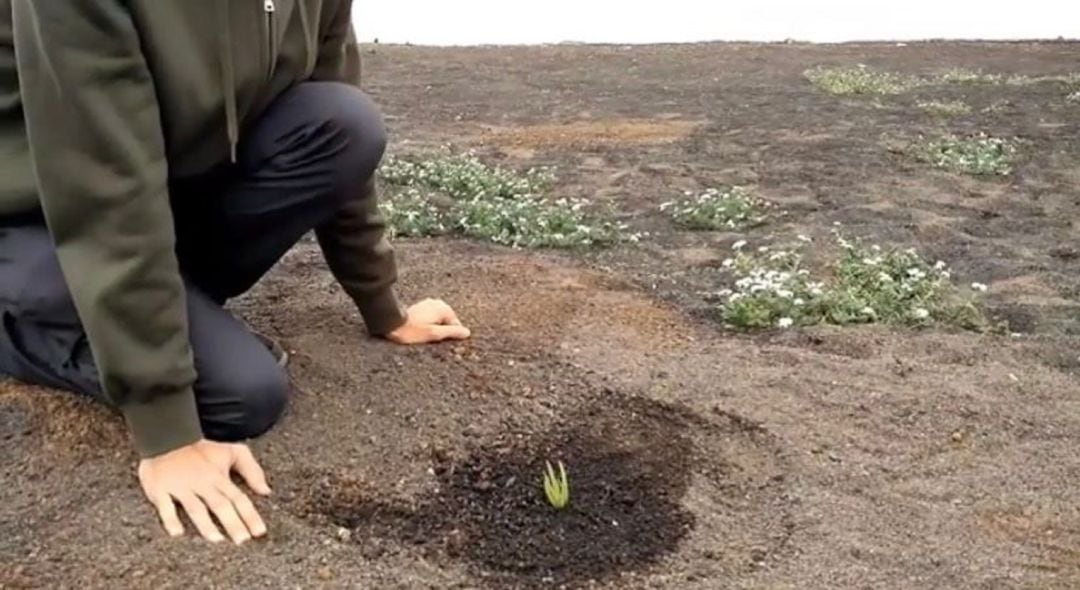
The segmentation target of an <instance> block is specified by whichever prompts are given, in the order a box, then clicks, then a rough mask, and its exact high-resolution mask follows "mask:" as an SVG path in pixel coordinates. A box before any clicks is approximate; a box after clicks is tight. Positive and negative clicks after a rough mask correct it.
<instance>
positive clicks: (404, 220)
mask: <svg viewBox="0 0 1080 590" xmlns="http://www.w3.org/2000/svg"><path fill="white" fill-rule="evenodd" d="M379 206H380V209H381V210H382V214H383V216H384V217H385V218H386V222H387V225H388V226H389V228H390V235H391V236H393V237H398V236H401V237H407V238H408V237H424V236H438V235H442V234H445V233H446V232H447V224H446V215H445V214H444V213H443V212H442V211H441V210H439V208H438V207H436V206H435V205H434V204H433V203H432V202H431V200H430V199H429V198H428V197H427V196H425V195H424V193H422V192H420V191H419V190H418V189H417V188H416V187H409V188H408V189H406V190H405V191H402V192H400V193H398V194H396V195H394V197H393V198H390V199H383V200H382V201H381V202H380V203H379Z"/></svg>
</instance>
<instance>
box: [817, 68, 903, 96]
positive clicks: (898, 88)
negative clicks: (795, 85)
mask: <svg viewBox="0 0 1080 590" xmlns="http://www.w3.org/2000/svg"><path fill="white" fill-rule="evenodd" d="M804 75H805V76H806V78H807V79H808V80H810V81H811V82H812V83H813V84H814V85H815V86H817V87H818V88H820V89H821V90H822V91H824V92H826V93H828V94H833V95H838V96H867V95H893V94H903V93H904V92H907V91H909V90H911V89H913V88H915V87H917V86H919V85H920V84H922V82H921V81H920V80H919V79H918V78H916V77H914V76H904V75H901V74H895V73H892V72H882V71H879V70H875V69H873V68H870V67H868V66H865V65H862V64H860V65H857V66H840V67H823V66H818V67H816V68H814V69H811V70H807V71H806V72H805V73H804Z"/></svg>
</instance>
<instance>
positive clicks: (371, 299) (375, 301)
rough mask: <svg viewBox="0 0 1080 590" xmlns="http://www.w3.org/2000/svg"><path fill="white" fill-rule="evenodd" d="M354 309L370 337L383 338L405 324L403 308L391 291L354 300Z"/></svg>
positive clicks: (387, 290)
mask: <svg viewBox="0 0 1080 590" xmlns="http://www.w3.org/2000/svg"><path fill="white" fill-rule="evenodd" d="M356 307H357V308H358V309H359V310H360V315H361V316H363V318H364V323H365V324H366V325H367V329H368V332H369V333H370V334H371V335H372V336H385V335H386V334H389V333H390V332H393V331H394V330H396V329H398V328H400V327H401V326H402V325H403V324H404V323H405V318H406V315H405V308H404V307H403V306H402V305H401V302H400V301H398V298H397V295H395V294H394V290H393V289H389V288H388V289H386V290H384V291H380V292H378V293H376V294H374V295H369V296H366V297H363V298H357V299H356Z"/></svg>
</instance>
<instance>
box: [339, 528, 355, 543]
mask: <svg viewBox="0 0 1080 590" xmlns="http://www.w3.org/2000/svg"><path fill="white" fill-rule="evenodd" d="M337 538H338V540H339V541H341V542H342V543H345V542H347V541H348V540H349V539H351V538H352V531H350V530H349V529H347V528H345V527H338V530H337Z"/></svg>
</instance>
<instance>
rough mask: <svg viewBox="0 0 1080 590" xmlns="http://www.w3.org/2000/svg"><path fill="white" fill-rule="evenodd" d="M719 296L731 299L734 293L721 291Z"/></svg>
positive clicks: (725, 290) (728, 290) (729, 290)
mask: <svg viewBox="0 0 1080 590" xmlns="http://www.w3.org/2000/svg"><path fill="white" fill-rule="evenodd" d="M718 295H720V296H721V297H731V295H732V291H731V289H721V290H720V292H719V293H718Z"/></svg>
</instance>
